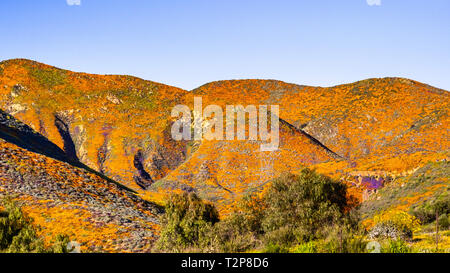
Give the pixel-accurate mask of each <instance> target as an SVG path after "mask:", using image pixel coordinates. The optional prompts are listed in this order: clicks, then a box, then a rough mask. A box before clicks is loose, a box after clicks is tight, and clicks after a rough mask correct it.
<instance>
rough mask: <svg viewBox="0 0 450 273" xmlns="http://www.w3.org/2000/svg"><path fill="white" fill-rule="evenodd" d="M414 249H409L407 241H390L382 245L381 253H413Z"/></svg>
mask: <svg viewBox="0 0 450 273" xmlns="http://www.w3.org/2000/svg"><path fill="white" fill-rule="evenodd" d="M411 252H412V248H411V247H409V246H408V245H407V244H406V242H405V241H403V240H401V239H398V240H389V241H388V242H387V244H384V245H382V247H381V253H411Z"/></svg>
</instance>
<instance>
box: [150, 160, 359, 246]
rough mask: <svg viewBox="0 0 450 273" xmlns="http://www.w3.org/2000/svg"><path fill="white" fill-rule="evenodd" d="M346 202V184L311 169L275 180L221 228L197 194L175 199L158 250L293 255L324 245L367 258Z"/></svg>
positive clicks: (245, 201) (210, 207)
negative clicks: (255, 251)
mask: <svg viewBox="0 0 450 273" xmlns="http://www.w3.org/2000/svg"><path fill="white" fill-rule="evenodd" d="M346 196H347V188H346V186H345V185H344V184H343V183H341V182H339V181H335V180H333V179H331V178H329V177H326V176H323V175H320V174H317V173H316V172H314V171H311V170H308V169H304V170H302V171H301V172H300V174H299V175H292V174H286V175H283V176H281V177H279V178H277V179H274V180H273V181H271V183H270V186H269V187H268V189H267V191H266V192H265V193H264V194H263V195H262V196H260V195H258V194H253V195H251V196H247V197H245V198H243V199H242V200H241V201H240V202H239V204H238V206H237V207H236V209H235V210H234V211H233V212H232V213H231V214H230V215H228V217H227V218H226V219H224V220H222V221H220V222H219V218H218V214H217V211H216V209H215V208H214V206H213V205H212V204H209V203H205V202H203V201H202V200H201V199H200V198H198V197H197V196H196V195H195V194H186V193H184V194H181V195H172V196H171V197H170V198H169V201H168V202H167V205H166V213H165V215H164V216H163V217H162V231H161V236H160V239H159V240H158V241H157V243H156V247H155V250H157V251H170V252H182V251H215V252H245V251H248V250H253V249H260V250H262V251H264V252H287V251H289V249H291V248H292V246H293V245H304V244H305V243H306V246H307V243H308V242H311V241H313V240H321V242H322V245H321V246H323V247H322V248H321V251H327V250H329V251H332V252H362V250H361V249H364V247H365V243H364V241H363V240H362V236H360V233H359V232H360V228H359V225H358V219H356V217H353V216H351V215H350V214H348V213H346V212H345V210H346V208H347V199H346ZM316 250H317V249H314V251H316ZM299 251H303V248H299ZM309 251H313V249H309Z"/></svg>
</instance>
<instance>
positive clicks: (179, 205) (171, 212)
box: [156, 193, 219, 252]
mask: <svg viewBox="0 0 450 273" xmlns="http://www.w3.org/2000/svg"><path fill="white" fill-rule="evenodd" d="M218 221H219V214H218V212H217V210H216V208H215V207H214V205H213V204H210V203H207V202H203V201H202V200H201V199H200V198H199V197H198V196H197V195H196V194H194V193H190V194H187V193H183V194H172V195H171V196H170V197H169V201H168V202H167V205H166V213H165V214H164V215H163V216H162V219H161V222H162V232H161V236H160V238H159V240H158V241H157V244H156V249H157V250H162V251H170V252H181V251H184V250H186V249H190V248H191V249H198V250H201V249H206V248H207V247H208V246H209V245H211V243H212V241H211V240H212V237H213V235H212V233H211V232H212V231H211V228H212V226H213V225H214V224H215V223H216V222H218Z"/></svg>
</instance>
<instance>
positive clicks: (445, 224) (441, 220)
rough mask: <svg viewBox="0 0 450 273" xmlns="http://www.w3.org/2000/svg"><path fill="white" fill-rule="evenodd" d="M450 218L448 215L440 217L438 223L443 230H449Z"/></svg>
mask: <svg viewBox="0 0 450 273" xmlns="http://www.w3.org/2000/svg"><path fill="white" fill-rule="evenodd" d="M448 218H449V216H448V215H447V214H442V215H441V216H440V217H439V220H438V223H439V227H440V228H442V229H448V228H449V227H450V221H449V219H448Z"/></svg>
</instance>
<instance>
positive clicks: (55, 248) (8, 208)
mask: <svg viewBox="0 0 450 273" xmlns="http://www.w3.org/2000/svg"><path fill="white" fill-rule="evenodd" d="M1 205H2V207H4V210H2V211H0V253H1V252H9V253H67V252H68V250H67V247H66V246H67V244H68V243H69V238H68V237H67V236H63V235H58V236H56V238H55V240H54V242H53V244H52V246H50V247H49V246H45V245H44V241H43V240H42V238H40V237H39V236H38V235H37V232H36V227H35V226H33V221H32V219H31V218H30V217H28V216H26V215H25V214H24V213H23V212H22V209H21V208H20V206H18V205H17V203H15V202H14V201H12V199H10V198H5V199H4V200H3V201H2V202H1Z"/></svg>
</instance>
